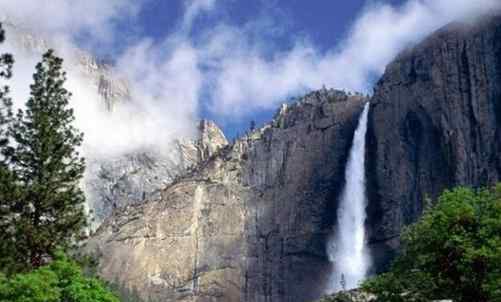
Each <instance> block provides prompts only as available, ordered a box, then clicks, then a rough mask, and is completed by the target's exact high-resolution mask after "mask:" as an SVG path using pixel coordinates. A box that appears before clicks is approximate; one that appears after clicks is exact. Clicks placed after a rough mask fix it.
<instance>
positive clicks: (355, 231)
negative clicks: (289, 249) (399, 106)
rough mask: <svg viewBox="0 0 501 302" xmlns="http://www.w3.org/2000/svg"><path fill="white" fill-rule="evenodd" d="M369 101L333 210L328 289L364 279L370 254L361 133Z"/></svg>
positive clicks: (364, 132)
mask: <svg viewBox="0 0 501 302" xmlns="http://www.w3.org/2000/svg"><path fill="white" fill-rule="evenodd" d="M368 113H369V103H367V104H365V107H364V110H363V112H362V115H361V116H360V119H359V121H358V126H357V129H356V131H355V135H354V137H353V145H352V147H351V150H350V155H349V158H348V164H347V166H346V171H345V180H346V184H345V187H344V190H343V192H342V195H341V199H340V204H339V209H338V212H337V219H338V224H337V228H336V234H335V236H332V237H331V239H330V240H329V245H328V253H329V260H330V261H331V262H332V263H333V264H334V265H333V267H334V270H333V272H332V274H331V276H330V278H331V279H330V280H329V288H328V292H329V293H333V292H336V291H340V290H343V289H352V288H355V287H357V286H358V285H359V283H360V282H361V281H363V279H364V278H365V276H366V274H367V271H368V268H369V265H370V256H369V252H368V249H367V244H366V238H365V226H364V224H365V219H366V212H365V208H366V206H367V196H366V192H365V135H366V133H367V116H368Z"/></svg>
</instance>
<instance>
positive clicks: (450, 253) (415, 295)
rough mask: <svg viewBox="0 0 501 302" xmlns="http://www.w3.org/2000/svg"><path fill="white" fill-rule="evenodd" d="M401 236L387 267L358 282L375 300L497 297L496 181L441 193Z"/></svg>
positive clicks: (500, 259)
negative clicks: (395, 256)
mask: <svg viewBox="0 0 501 302" xmlns="http://www.w3.org/2000/svg"><path fill="white" fill-rule="evenodd" d="M401 239H402V245H403V249H402V253H401V255H400V256H399V257H398V259H397V260H396V261H395V263H394V265H393V267H392V269H391V271H390V272H388V273H386V274H383V275H380V276H377V277H375V278H372V279H370V280H368V281H366V282H365V283H364V285H363V287H364V289H365V290H367V291H370V292H372V293H374V294H376V295H377V296H378V298H379V301H389V302H393V301H430V300H439V299H452V300H454V301H459V302H462V301H464V302H466V301H477V302H484V301H491V302H496V301H501V285H500V284H501V185H498V186H496V187H495V188H493V189H482V190H472V189H468V188H457V189H454V190H452V191H445V192H444V193H443V194H442V195H441V196H440V198H439V200H438V203H437V205H436V206H435V207H433V208H431V209H430V210H428V211H427V212H426V213H425V214H424V216H423V217H422V219H421V220H420V221H419V222H418V223H416V224H414V225H412V226H410V227H409V228H407V229H406V230H405V232H404V233H403V235H402V238H401Z"/></svg>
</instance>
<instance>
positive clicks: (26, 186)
mask: <svg viewBox="0 0 501 302" xmlns="http://www.w3.org/2000/svg"><path fill="white" fill-rule="evenodd" d="M33 78H34V83H33V84H32V85H31V96H30V98H29V100H28V101H27V103H26V109H25V110H24V111H23V110H19V111H18V113H17V115H16V116H15V118H14V119H13V121H12V122H11V123H10V125H9V127H8V131H7V135H8V137H9V138H11V139H12V141H13V144H12V146H7V147H6V148H5V151H4V155H5V158H6V160H7V164H8V167H9V170H10V171H12V173H13V175H15V179H16V181H15V183H16V187H18V194H16V196H14V198H13V199H14V201H13V204H12V205H11V206H10V209H9V210H10V216H9V219H7V220H8V223H9V228H8V229H9V232H8V235H7V236H10V238H9V239H10V241H11V242H13V245H12V246H11V247H10V248H11V251H2V254H4V253H5V254H8V253H9V252H10V253H11V254H13V255H14V258H15V261H14V262H15V263H17V264H18V265H20V268H21V269H19V268H16V269H15V271H19V270H23V269H32V268H37V267H40V266H41V265H43V264H45V263H46V262H47V261H48V260H50V258H51V257H52V256H53V255H54V253H55V251H56V250H57V249H59V248H63V249H64V248H67V247H69V246H71V245H72V244H73V243H75V242H76V240H75V239H78V236H80V235H81V234H83V228H84V227H85V225H86V216H85V212H84V207H83V203H84V200H85V198H84V195H83V192H82V191H81V189H80V188H79V181H80V179H81V178H82V176H83V172H84V168H85V165H84V159H83V158H82V157H80V155H79V153H78V151H77V148H78V147H79V146H80V145H81V143H82V137H83V136H82V134H81V133H80V132H78V131H77V130H76V129H75V128H74V127H73V126H72V123H73V121H74V115H73V110H72V109H70V108H68V101H69V99H70V96H71V94H70V93H69V92H68V91H67V90H66V89H65V88H64V83H65V80H66V74H65V72H63V70H62V59H60V58H58V57H56V56H55V55H54V52H53V51H52V50H49V51H48V52H47V53H45V54H44V55H43V60H42V62H40V63H38V64H37V66H36V72H35V74H34V76H33ZM2 191H3V190H2ZM12 249H14V250H13V251H12Z"/></svg>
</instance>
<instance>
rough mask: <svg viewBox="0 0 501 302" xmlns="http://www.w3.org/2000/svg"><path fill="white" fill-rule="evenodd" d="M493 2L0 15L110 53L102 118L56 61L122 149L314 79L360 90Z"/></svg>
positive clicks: (235, 117)
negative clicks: (110, 103) (110, 92)
mask: <svg viewBox="0 0 501 302" xmlns="http://www.w3.org/2000/svg"><path fill="white" fill-rule="evenodd" d="M500 7H501V1H499V0H475V1H472V0H350V1H341V0H317V1H314V0H310V1H307V0H287V1H286V0H253V1H251V0H106V1H104V0H16V1H12V0H0V17H2V16H6V17H8V18H9V20H12V21H13V22H14V23H16V24H19V25H22V26H23V27H26V28H27V29H29V30H31V31H32V32H33V33H35V34H36V35H40V36H44V35H45V36H46V38H48V39H53V38H56V40H57V41H58V42H57V43H58V45H60V46H61V49H72V48H73V47H78V48H84V49H87V50H88V51H90V52H91V53H94V54H95V55H97V56H99V57H104V58H105V59H108V58H111V59H112V61H113V62H114V63H115V65H114V68H115V72H114V74H115V75H117V76H119V77H123V78H125V79H127V80H128V83H129V86H130V91H132V96H131V98H130V99H128V102H123V103H122V104H121V105H120V108H119V110H117V112H114V113H113V117H112V118H113V120H110V117H108V116H107V115H106V114H107V113H106V112H99V110H101V109H99V108H100V107H99V105H102V104H100V103H99V102H100V98H99V97H98V96H96V95H95V94H96V93H97V92H96V91H95V87H94V86H92V85H90V86H89V83H86V82H85V81H79V80H80V79H79V78H78V73H79V71H78V66H76V65H75V64H73V65H67V66H66V67H67V68H68V69H69V70H68V71H69V72H70V74H76V75H77V76H76V77H74V78H73V83H72V86H73V89H72V92H73V95H74V97H73V99H74V100H75V104H77V103H78V104H80V106H81V110H76V113H77V121H80V127H81V128H82V129H83V130H84V132H85V134H86V137H87V141H92V142H95V144H94V145H95V147H96V149H109V150H117V151H118V152H119V153H120V152H122V153H123V152H126V151H127V152H129V151H130V149H131V148H130V146H133V148H132V149H134V148H135V149H140V148H147V147H149V146H151V145H157V144H158V142H165V143H168V142H170V141H172V139H176V138H180V137H193V135H195V134H196V131H195V125H196V124H197V120H198V119H200V118H208V119H212V120H215V121H216V123H217V124H218V125H220V126H221V127H222V128H223V129H224V132H225V133H226V134H227V136H228V137H230V138H232V137H234V136H235V135H236V134H237V133H240V134H242V133H243V132H244V131H245V130H246V129H247V128H248V126H249V124H250V121H251V120H255V121H256V122H257V124H258V125H261V124H262V123H264V122H266V121H269V120H270V119H271V117H272V115H273V113H274V112H275V111H276V110H277V108H278V107H279V106H280V104H281V103H283V102H286V101H289V100H291V99H292V98H294V97H298V96H301V95H303V94H304V93H305V92H308V91H311V90H314V89H320V88H321V87H322V86H325V87H329V88H336V89H343V90H348V91H359V92H363V93H369V92H371V91H372V88H373V83H374V82H375V80H376V79H377V78H378V77H379V76H380V75H381V74H382V73H383V72H384V69H385V66H386V65H387V64H388V63H389V62H391V60H393V58H394V57H395V56H396V55H397V54H398V53H399V52H400V51H402V50H403V49H405V48H408V47H411V46H412V45H415V43H418V42H419V41H421V40H422V39H423V38H424V37H426V36H427V35H429V34H430V33H432V32H433V31H434V30H436V29H438V28H440V27H441V26H444V25H446V24H447V23H449V22H451V21H453V20H457V19H461V18H466V17H474V16H477V15H480V14H483V13H485V12H489V11H491V10H492V9H498V8H500ZM68 46H69V48H68ZM70 57H71V55H70ZM17 58H18V59H19V60H18V61H19V62H22V61H23V60H22V58H20V57H17ZM32 59H33V58H32ZM65 59H66V58H65ZM67 59H70V60H71V58H67ZM18 66H19V64H18ZM72 69H75V70H72ZM30 73H32V70H31V69H29V68H28V69H26V72H25V73H24V75H23V76H21V75H20V76H19V79H20V80H19V83H26V82H29V81H31V74H30ZM18 75H19V73H18ZM17 86H21V85H17ZM25 86H26V87H28V86H27V85H25ZM70 86H71V85H70ZM69 88H70V89H71V88H72V87H69ZM24 92H26V91H24ZM13 93H15V92H14V91H13ZM19 99H22V98H19ZM89 100H93V101H94V102H96V104H91V103H89ZM89 106H90V107H91V108H87V107H89ZM96 111H97V112H96ZM118 111H121V112H118ZM97 116H99V117H97ZM96 125H97V126H96ZM103 130H106V131H103ZM110 136H114V137H115V138H116V139H114V140H110V139H109V137H110ZM103 141H105V142H108V144H107V145H106V147H105V148H104V147H103ZM124 150H125V151H124Z"/></svg>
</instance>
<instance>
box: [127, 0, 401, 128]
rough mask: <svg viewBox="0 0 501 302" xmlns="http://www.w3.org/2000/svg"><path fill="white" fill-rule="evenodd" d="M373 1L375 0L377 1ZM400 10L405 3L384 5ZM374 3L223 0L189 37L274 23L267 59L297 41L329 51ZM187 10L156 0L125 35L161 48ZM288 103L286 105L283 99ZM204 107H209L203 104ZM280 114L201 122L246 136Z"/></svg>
mask: <svg viewBox="0 0 501 302" xmlns="http://www.w3.org/2000/svg"><path fill="white" fill-rule="evenodd" d="M372 2H374V1H372ZM384 2H385V3H390V4H392V5H399V4H401V3H402V2H403V1H402V0H394V1H384ZM369 4H370V1H365V0H350V1H334V0H318V1H314V2H312V1H305V0H275V1H273V0H272V1H266V0H254V1H244V0H222V1H220V2H219V3H218V9H217V10H216V11H212V12H210V13H207V14H201V15H200V16H199V17H198V18H197V19H196V20H195V22H194V25H193V30H192V32H191V33H190V35H191V36H192V38H193V39H195V40H196V38H197V36H198V35H200V33H201V32H205V31H206V29H207V28H208V27H211V26H213V25H214V24H217V23H218V22H221V20H224V22H225V23H227V24H230V25H232V26H237V27H238V26H245V24H248V23H251V22H253V21H256V20H267V19H268V20H269V22H273V27H274V29H275V30H276V32H273V33H268V32H265V31H262V32H257V33H256V35H259V36H260V38H261V39H262V37H263V36H268V37H269V39H270V40H272V41H270V44H272V45H273V46H272V47H269V49H268V50H269V53H268V54H267V55H268V56H270V57H272V56H273V55H275V54H276V53H279V52H282V51H287V50H290V49H291V48H292V47H293V43H294V41H295V40H296V39H298V37H301V38H306V39H308V40H309V41H310V42H311V43H312V44H313V45H315V47H316V49H317V50H318V51H319V52H327V51H329V50H331V49H334V48H336V47H338V43H340V42H341V41H342V40H343V38H344V37H345V36H346V35H347V33H348V31H349V29H350V27H351V25H352V24H353V23H354V21H355V20H356V17H357V16H358V15H359V14H360V13H361V11H362V10H363V9H364V7H366V6H367V5H369ZM184 9H185V5H184V2H183V0H169V1H165V0H164V1H162V0H156V1H155V0H154V1H151V2H150V4H149V5H146V6H144V7H143V8H142V9H141V11H140V13H139V15H138V17H137V18H136V19H135V20H134V22H130V20H125V22H124V24H123V27H122V28H123V29H127V30H126V31H124V32H123V33H122V34H124V35H127V34H130V33H133V34H135V35H137V36H140V37H141V38H144V37H150V38H152V39H154V40H155V41H156V42H157V43H161V42H162V41H163V40H164V39H165V37H166V36H169V35H171V34H173V33H175V32H176V31H177V30H178V28H179V26H180V23H181V22H182V18H183V14H184ZM283 101H286V99H284V100H283ZM202 103H205V102H202ZM274 112H275V108H273V109H257V110H254V111H253V112H252V113H251V114H248V115H246V116H244V117H239V118H235V119H229V118H228V117H220V116H219V115H218V114H217V112H216V113H214V112H211V111H210V110H207V108H204V106H202V107H201V110H200V113H201V117H202V118H209V119H213V120H215V121H216V122H217V123H218V124H220V125H221V126H222V127H223V128H224V132H225V133H226V134H227V135H228V136H229V137H234V136H235V135H237V134H239V133H240V134H241V133H243V132H244V131H245V130H246V129H247V128H248V126H249V123H250V121H251V120H255V121H257V123H258V124H262V123H265V122H267V121H269V120H270V119H271V117H272V115H273V113H274Z"/></svg>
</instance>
